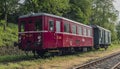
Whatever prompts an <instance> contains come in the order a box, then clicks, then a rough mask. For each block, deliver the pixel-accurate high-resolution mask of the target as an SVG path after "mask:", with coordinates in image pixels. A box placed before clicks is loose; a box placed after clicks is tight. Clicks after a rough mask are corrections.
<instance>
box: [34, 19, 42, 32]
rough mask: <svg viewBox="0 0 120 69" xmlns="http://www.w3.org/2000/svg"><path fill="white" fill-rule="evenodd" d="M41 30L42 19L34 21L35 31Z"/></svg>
mask: <svg viewBox="0 0 120 69" xmlns="http://www.w3.org/2000/svg"><path fill="white" fill-rule="evenodd" d="M41 30H42V19H37V20H35V31H41Z"/></svg>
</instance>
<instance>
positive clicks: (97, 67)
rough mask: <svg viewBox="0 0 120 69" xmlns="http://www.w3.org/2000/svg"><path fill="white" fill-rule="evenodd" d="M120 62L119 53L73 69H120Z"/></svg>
mask: <svg viewBox="0 0 120 69" xmlns="http://www.w3.org/2000/svg"><path fill="white" fill-rule="evenodd" d="M119 61H120V52H117V53H113V54H111V55H109V56H106V57H103V58H100V59H97V60H94V61H91V62H88V63H85V64H82V65H78V66H76V67H73V68H72V69H120V62H119ZM118 62H119V63H118ZM117 63H118V64H117ZM114 65H115V66H114ZM118 67H119V68H118Z"/></svg>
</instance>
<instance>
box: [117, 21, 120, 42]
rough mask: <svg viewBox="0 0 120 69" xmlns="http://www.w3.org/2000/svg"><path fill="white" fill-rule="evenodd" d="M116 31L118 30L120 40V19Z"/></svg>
mask: <svg viewBox="0 0 120 69" xmlns="http://www.w3.org/2000/svg"><path fill="white" fill-rule="evenodd" d="M116 31H117V36H118V40H119V42H120V21H119V23H118V24H117V26H116Z"/></svg>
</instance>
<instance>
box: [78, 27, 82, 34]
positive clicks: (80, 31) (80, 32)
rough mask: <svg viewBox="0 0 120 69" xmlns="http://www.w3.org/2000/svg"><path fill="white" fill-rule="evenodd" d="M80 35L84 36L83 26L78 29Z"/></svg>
mask: <svg viewBox="0 0 120 69" xmlns="http://www.w3.org/2000/svg"><path fill="white" fill-rule="evenodd" d="M78 34H79V35H82V27H81V26H79V27H78Z"/></svg>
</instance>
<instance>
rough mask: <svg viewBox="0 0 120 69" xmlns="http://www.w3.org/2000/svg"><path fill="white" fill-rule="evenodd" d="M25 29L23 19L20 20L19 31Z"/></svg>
mask: <svg viewBox="0 0 120 69" xmlns="http://www.w3.org/2000/svg"><path fill="white" fill-rule="evenodd" d="M24 30H25V21H21V22H20V32H24Z"/></svg>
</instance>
